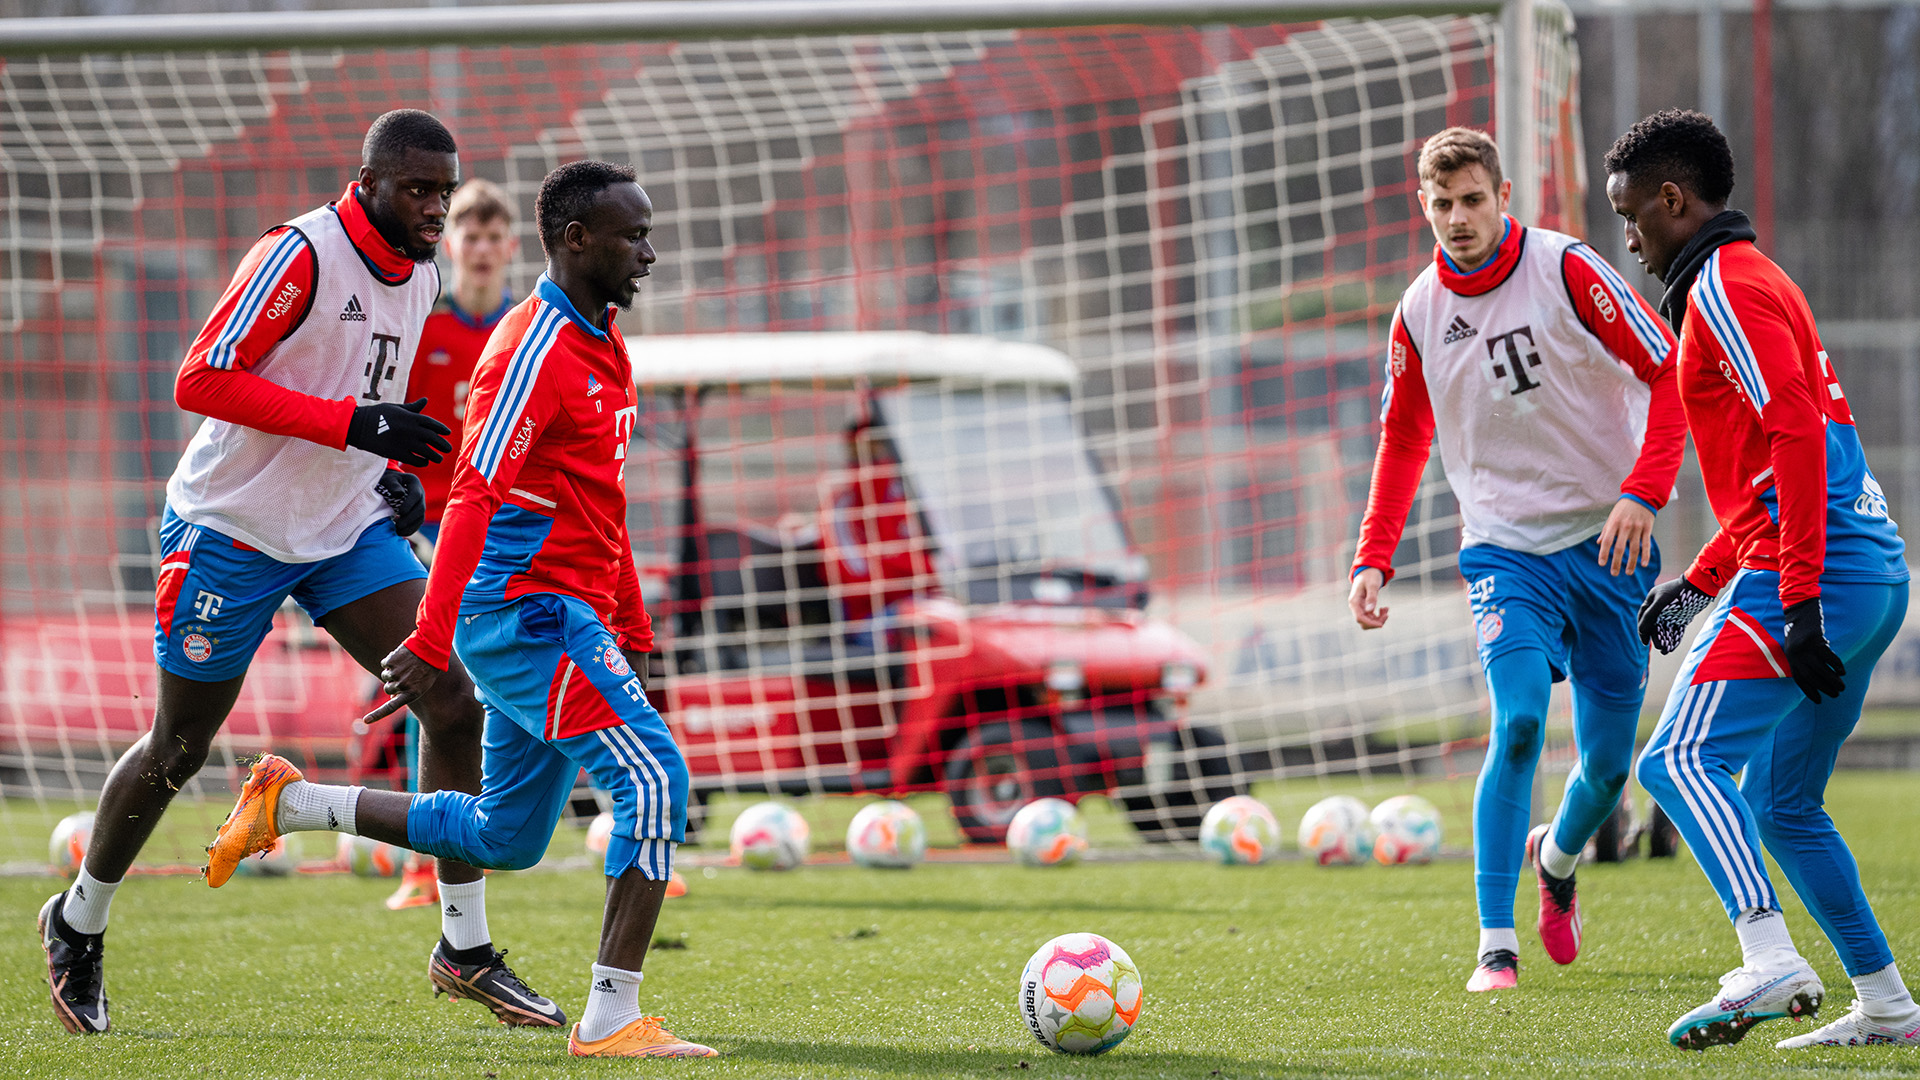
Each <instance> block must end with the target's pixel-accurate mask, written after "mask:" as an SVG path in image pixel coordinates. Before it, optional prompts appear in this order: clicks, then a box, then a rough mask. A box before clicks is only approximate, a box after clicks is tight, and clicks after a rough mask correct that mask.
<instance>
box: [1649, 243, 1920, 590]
mask: <svg viewBox="0 0 1920 1080" xmlns="http://www.w3.org/2000/svg"><path fill="white" fill-rule="evenodd" d="M1678 366H1679V372H1680V396H1681V400H1682V402H1683V403H1684V405H1685V408H1686V414H1687V423H1688V425H1689V426H1690V427H1691V428H1692V431H1693V442H1694V447H1695V450H1696V451H1697V453H1698V454H1699V456H1700V472H1701V478H1702V479H1703V480H1704V481H1705V484H1706V489H1707V499H1708V501H1709V502H1711V503H1712V504H1713V512H1714V516H1715V517H1716V518H1717V519H1719V522H1720V531H1719V532H1718V533H1716V534H1715V535H1714V537H1713V539H1711V540H1709V541H1708V542H1707V545H1706V546H1705V547H1704V548H1702V549H1701V551H1700V554H1699V556H1698V557H1697V558H1695V559H1694V562H1693V565H1692V566H1691V567H1690V568H1688V570H1687V579H1688V580H1689V581H1691V582H1693V584H1694V585H1695V587H1697V588H1700V589H1702V590H1703V591H1705V592H1707V593H1710V594H1711V593H1717V592H1719V591H1720V588H1721V586H1723V585H1724V584H1725V583H1726V582H1727V580H1728V579H1730V578H1731V577H1732V576H1733V574H1734V573H1735V572H1736V571H1737V570H1738V569H1740V568H1752V569H1760V570H1777V571H1778V572H1779V574H1780V602H1781V604H1782V605H1783V606H1791V605H1793V604H1796V603H1799V602H1800V601H1802V600H1808V599H1812V598H1815V597H1817V596H1819V595H1820V582H1821V581H1822V580H1823V579H1825V580H1834V581H1875V582H1898V581H1905V580H1907V566H1906V561H1905V544H1904V543H1903V542H1902V541H1901V539H1900V533H1899V530H1898V528H1897V527H1896V526H1895V525H1894V523H1893V522H1892V520H1890V519H1889V518H1888V516H1887V501H1886V496H1885V494H1884V493H1883V492H1882V491H1881V490H1880V484H1879V482H1878V481H1877V480H1875V479H1874V476H1873V471H1872V470H1871V469H1869V468H1868V467H1867V461H1866V455H1865V453H1864V452H1863V451H1862V449H1861V446H1860V436H1859V434H1858V433H1857V432H1856V431H1855V430H1854V426H1853V412H1852V410H1851V409H1850V408H1848V406H1847V398H1846V394H1845V392H1844V391H1842V390H1841V388H1840V377H1839V375H1838V373H1837V372H1835V370H1834V368H1833V364H1832V362H1831V361H1830V359H1829V358H1828V356H1827V353H1826V350H1825V349H1823V348H1821V345H1820V335H1819V332H1818V331H1817V330H1816V329H1815V327H1814V321H1813V313H1812V311H1811V310H1809V309H1808V307H1807V301H1806V297H1805V296H1804V295H1802V294H1801V292H1800V289H1799V287H1798V286H1796V285H1794V283H1793V281H1792V279H1790V278H1788V277H1787V275H1786V272H1785V271H1783V270H1781V269H1780V268H1779V267H1778V266H1776V265H1774V263H1773V261H1772V260H1771V259H1768V258H1767V257H1766V256H1765V255H1762V254H1761V253H1760V251H1759V249H1758V248H1755V247H1754V246H1753V244H1752V243H1750V242H1746V241H1740V242H1737V243H1732V244H1728V245H1726V246H1724V247H1722V248H1720V249H1719V250H1717V251H1715V252H1714V253H1713V255H1712V256H1711V257H1709V258H1708V260H1707V263H1706V265H1705V266H1703V267H1702V268H1701V270H1700V273H1699V276H1698V277H1696V278H1695V279H1694V283H1693V287H1692V288H1691V289H1689V290H1688V293H1687V311H1686V318H1685V321H1684V322H1683V323H1682V329H1681V334H1680V362H1679V365H1678Z"/></svg>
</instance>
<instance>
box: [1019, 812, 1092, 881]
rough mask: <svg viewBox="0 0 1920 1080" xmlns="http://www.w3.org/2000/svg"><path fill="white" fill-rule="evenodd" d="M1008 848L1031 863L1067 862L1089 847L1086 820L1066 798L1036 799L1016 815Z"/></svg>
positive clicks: (1029, 864) (1042, 864) (1049, 864)
mask: <svg viewBox="0 0 1920 1080" xmlns="http://www.w3.org/2000/svg"><path fill="white" fill-rule="evenodd" d="M1007 850H1008V851H1011V852H1013V857H1014V858H1016V859H1019V860H1020V861H1021V862H1023V863H1025V864H1027V865H1028V866H1066V865H1068V864H1069V863H1074V862H1078V861H1079V859H1080V855H1081V853H1082V852H1084V851H1086V850H1087V821H1086V819H1085V818H1083V817H1081V816H1080V811H1079V809H1078V808H1077V807H1075V806H1074V805H1073V804H1072V803H1070V802H1068V801H1067V800H1065V799H1035V800H1034V801H1033V802H1030V803H1028V804H1027V805H1025V806H1023V807H1021V808H1020V812H1019V813H1017V814H1015V815H1013V823H1012V824H1010V825H1008V826H1007Z"/></svg>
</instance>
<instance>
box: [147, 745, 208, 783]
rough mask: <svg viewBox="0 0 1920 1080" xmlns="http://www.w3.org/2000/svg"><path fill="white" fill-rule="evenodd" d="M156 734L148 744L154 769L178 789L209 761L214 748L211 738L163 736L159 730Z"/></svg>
mask: <svg viewBox="0 0 1920 1080" xmlns="http://www.w3.org/2000/svg"><path fill="white" fill-rule="evenodd" d="M155 735H156V737H155V738H154V739H153V741H152V742H151V743H150V744H149V745H148V753H150V754H151V755H152V761H153V771H154V772H156V773H158V774H159V776H160V778H161V779H162V780H164V781H166V783H167V785H168V786H169V787H171V788H174V789H176V790H177V789H178V788H179V787H180V785H182V784H185V783H186V782H187V781H188V780H191V779H193V776H194V774H195V773H198V772H199V771H200V768H201V766H203V765H205V764H206V763H207V755H208V753H210V752H211V750H212V748H213V746H212V743H211V741H210V740H205V739H195V738H192V737H190V736H185V735H165V736H162V735H160V734H159V733H158V732H156V733H155Z"/></svg>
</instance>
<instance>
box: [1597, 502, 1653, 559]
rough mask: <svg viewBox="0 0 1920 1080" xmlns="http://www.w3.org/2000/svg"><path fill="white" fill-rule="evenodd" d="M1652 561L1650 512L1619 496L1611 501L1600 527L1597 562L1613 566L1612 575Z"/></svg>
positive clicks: (1651, 516)
mask: <svg viewBox="0 0 1920 1080" xmlns="http://www.w3.org/2000/svg"><path fill="white" fill-rule="evenodd" d="M1652 562H1653V511H1651V510H1649V509H1647V508H1646V507H1644V506H1641V505H1640V504H1639V503H1637V502H1634V501H1633V500H1632V499H1628V498H1622V499H1621V500H1620V501H1619V502H1617V503H1614V504H1613V513H1611V514H1608V515H1607V524H1606V526H1605V527H1604V528H1602V529H1601V530H1600V565H1601V566H1608V564H1609V563H1611V564H1612V565H1611V566H1610V567H1609V570H1610V571H1611V572H1612V573H1613V575H1614V576H1615V577H1618V576H1620V575H1621V574H1631V573H1633V572H1634V571H1635V570H1637V569H1639V568H1640V567H1642V566H1646V565H1648V564H1650V563H1652Z"/></svg>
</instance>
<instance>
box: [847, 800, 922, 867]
mask: <svg viewBox="0 0 1920 1080" xmlns="http://www.w3.org/2000/svg"><path fill="white" fill-rule="evenodd" d="M847 854H849V855H851V856H853V861H854V862H856V863H859V864H860V865H861V866H872V867H879V868H883V869H889V870H905V869H908V868H910V867H912V866H915V865H917V864H918V863H919V862H920V860H921V859H923V858H925V857H926V854H927V826H926V824H925V823H924V822H922V821H921V820H920V815H919V814H918V813H917V812H915V810H914V809H913V807H911V806H908V805H907V804H906V803H903V802H895V801H894V800H892V799H888V800H886V801H885V802H877V803H869V804H868V805H866V806H863V807H861V808H860V812H859V813H857V814H855V815H853V823H852V824H850V825H848V826H847Z"/></svg>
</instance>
